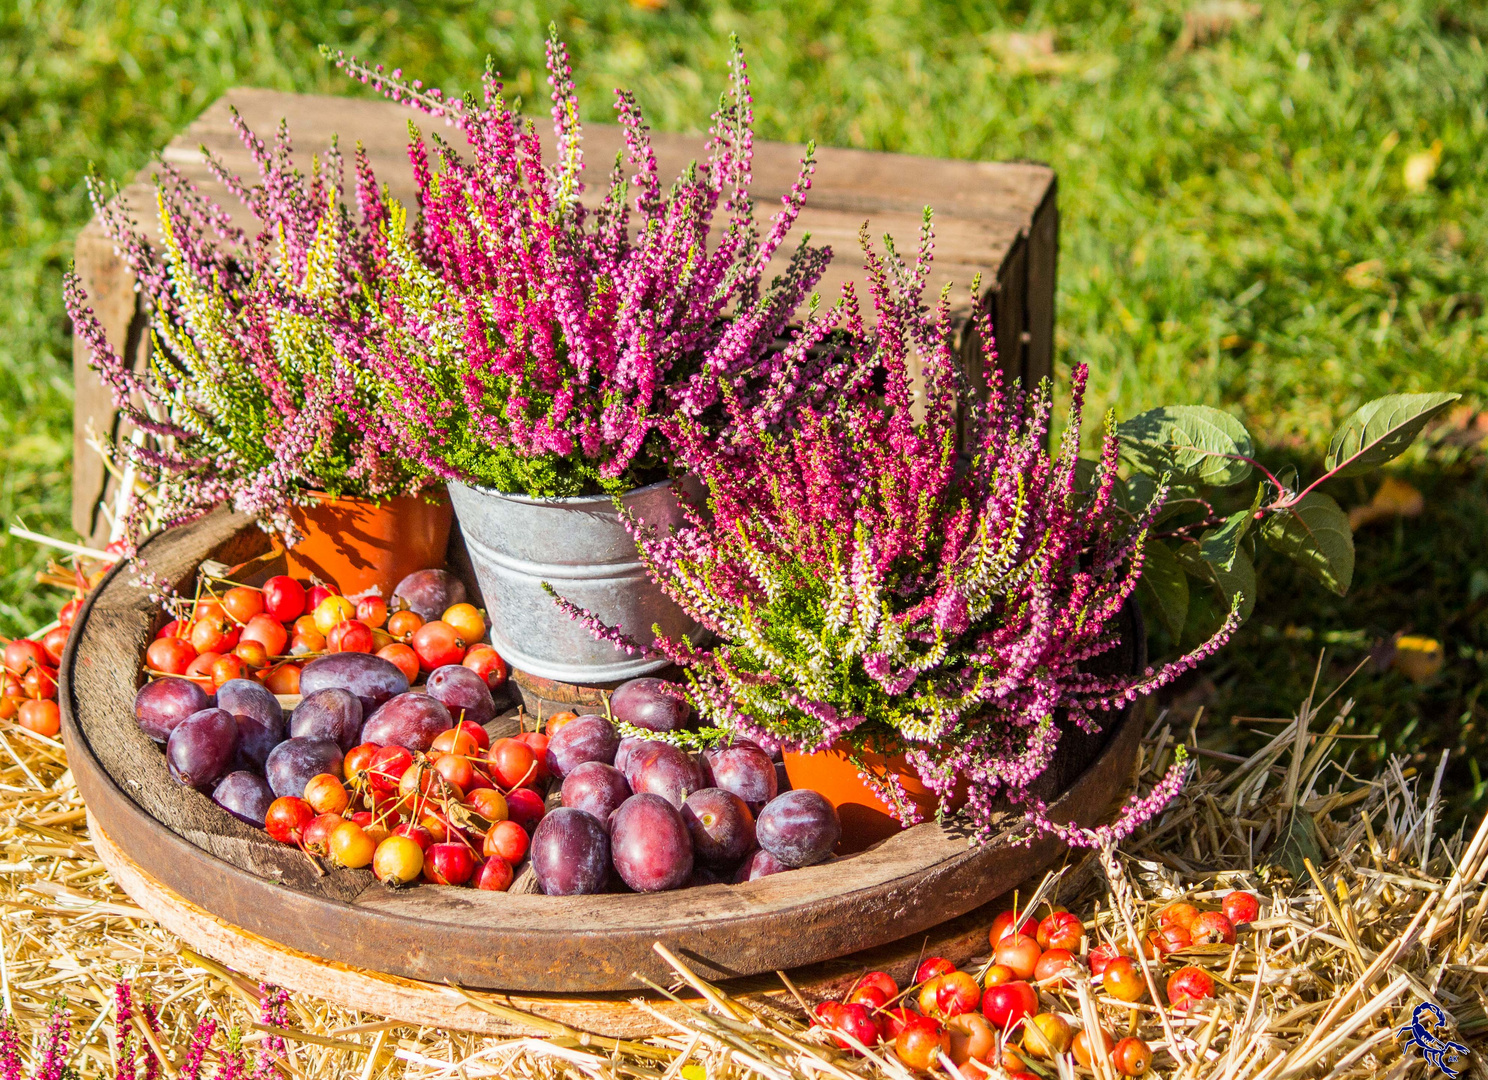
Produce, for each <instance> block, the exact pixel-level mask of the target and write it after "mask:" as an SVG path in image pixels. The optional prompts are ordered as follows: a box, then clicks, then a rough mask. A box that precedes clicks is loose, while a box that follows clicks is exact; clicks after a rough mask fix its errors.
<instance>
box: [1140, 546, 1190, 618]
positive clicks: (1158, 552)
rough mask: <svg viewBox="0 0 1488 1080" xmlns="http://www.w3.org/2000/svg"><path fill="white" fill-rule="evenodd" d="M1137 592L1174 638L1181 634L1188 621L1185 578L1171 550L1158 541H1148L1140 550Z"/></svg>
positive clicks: (1186, 577)
mask: <svg viewBox="0 0 1488 1080" xmlns="http://www.w3.org/2000/svg"><path fill="white" fill-rule="evenodd" d="M1137 591H1138V593H1139V594H1141V596H1142V599H1143V600H1144V601H1146V606H1147V607H1148V608H1149V609H1154V610H1156V611H1157V613H1158V614H1159V615H1160V616H1161V617H1162V621H1163V625H1164V626H1166V627H1167V628H1168V630H1169V631H1170V632H1171V633H1172V635H1173V636H1174V637H1177V636H1178V635H1180V634H1181V633H1183V624H1184V622H1185V621H1186V620H1187V619H1188V575H1187V574H1186V573H1184V570H1183V565H1182V564H1181V563H1180V562H1179V561H1178V557H1177V556H1176V555H1174V554H1173V549H1172V548H1171V547H1169V546H1168V545H1167V544H1165V543H1163V542H1162V541H1161V540H1154V539H1151V538H1149V539H1148V540H1147V543H1146V545H1145V546H1144V547H1143V548H1142V577H1141V580H1140V581H1139V582H1138V583H1137Z"/></svg>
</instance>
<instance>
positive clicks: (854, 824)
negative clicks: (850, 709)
mask: <svg viewBox="0 0 1488 1080" xmlns="http://www.w3.org/2000/svg"><path fill="white" fill-rule="evenodd" d="M857 756H858V758H859V760H861V761H862V762H863V763H864V764H865V765H867V766H868V769H869V771H870V772H872V773H873V774H874V775H877V776H897V777H898V778H899V783H900V785H901V786H902V787H903V788H904V792H905V794H907V795H908V796H909V799H910V802H912V803H914V805H915V806H917V807H918V808H919V810H920V813H921V814H922V815H924V816H925V817H926V818H929V817H932V816H933V815H934V813H935V804H936V796H935V793H934V792H933V791H931V790H930V789H929V788H927V787H926V786H925V785H924V784H922V783H921V782H920V778H919V776H918V775H916V773H915V771H914V769H913V768H911V767H910V764H909V762H908V761H907V760H905V757H904V755H903V754H893V755H888V756H885V755H883V754H872V753H863V754H859V755H857ZM785 774H786V776H788V777H790V782H791V787H793V788H810V789H812V790H813V791H817V792H820V793H821V794H822V795H823V796H825V797H826V800H827V801H828V802H829V803H831V804H832V805H833V806H834V807H836V808H837V816H838V817H839V818H841V819H842V839H841V840H840V841H839V842H838V844H837V852H838V854H840V855H848V854H851V853H852V852H855V851H862V850H863V849H864V848H868V847H871V846H872V845H874V844H876V843H878V842H879V841H880V840H887V839H888V838H889V837H891V836H893V835H894V834H895V833H896V832H898V831H899V830H900V829H902V828H904V826H903V825H901V824H900V823H899V819H898V818H896V817H894V816H893V814H891V813H890V812H889V807H888V804H887V803H885V802H883V800H881V799H880V798H879V797H878V796H877V795H876V794H874V791H873V789H872V788H871V787H869V786H868V784H867V782H866V781H865V780H864V779H863V778H862V777H861V776H859V775H858V767H857V765H855V764H854V763H853V761H852V759H851V758H850V757H849V756H848V750H847V749H846V748H845V747H843V746H842V745H841V744H833V745H832V746H831V747H829V748H827V749H825V750H818V751H817V752H816V753H814V754H792V753H787V754H786V755H785Z"/></svg>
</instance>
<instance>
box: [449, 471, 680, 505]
mask: <svg viewBox="0 0 1488 1080" xmlns="http://www.w3.org/2000/svg"><path fill="white" fill-rule="evenodd" d="M682 479H683V478H682V477H674V478H671V479H667V480H658V481H656V482H655V483H654V484H647V485H645V486H644V487H638V488H631V489H630V490H629V491H624V492H621V493H620V494H619V495H618V496H615V495H514V494H511V493H510V492H506V491H497V490H496V489H495V488H489V487H481V486H480V485H479V484H467V483H464V482H462V481H459V480H451V481H450V484H451V485H454V484H458V485H459V486H460V487H462V488H465V489H466V490H467V491H474V492H476V493H477V494H480V495H489V496H491V497H492V498H496V499H505V500H506V501H508V502H514V503H524V504H526V505H528V506H547V507H556V508H562V507H568V506H572V507H580V506H592V505H595V504H597V503H608V504H611V505H613V504H614V501H615V499H616V498H620V499H629V498H631V497H632V496H635V495H642V494H644V493H646V492H648V491H654V490H655V489H656V488H662V487H671V486H672V485H673V484H675V483H677V482H679V481H680V480H682Z"/></svg>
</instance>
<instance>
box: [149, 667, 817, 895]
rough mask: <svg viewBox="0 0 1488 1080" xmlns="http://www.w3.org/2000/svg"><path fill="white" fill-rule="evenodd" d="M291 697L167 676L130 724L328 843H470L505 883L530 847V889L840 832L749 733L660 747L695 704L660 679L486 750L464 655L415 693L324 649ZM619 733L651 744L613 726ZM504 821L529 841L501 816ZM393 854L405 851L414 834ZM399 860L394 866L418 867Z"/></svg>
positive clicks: (659, 878) (791, 861) (182, 778)
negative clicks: (502, 866)
mask: <svg viewBox="0 0 1488 1080" xmlns="http://www.w3.org/2000/svg"><path fill="white" fill-rule="evenodd" d="M300 690H301V692H302V694H303V697H302V699H301V701H300V702H299V704H298V705H297V706H296V707H295V708H294V709H293V711H292V712H290V713H289V714H288V715H287V716H286V713H285V710H284V709H283V708H282V707H281V705H280V703H279V700H278V698H276V696H275V695H274V694H273V693H272V692H270V691H269V690H268V689H267V688H266V687H264V686H263V685H262V684H260V683H258V682H255V681H253V680H248V679H233V680H230V681H228V682H226V683H224V684H223V685H222V686H220V687H219V688H218V689H217V692H216V694H215V695H209V694H208V693H207V692H206V691H205V690H204V689H203V688H202V687H201V686H200V685H198V684H197V683H196V682H193V681H191V680H189V679H184V678H161V679H156V680H154V681H153V682H150V683H147V684H146V685H145V686H144V687H142V688H141V689H140V691H139V694H138V696H137V697H136V701H135V718H136V721H137V722H138V724H139V726H140V728H141V729H142V730H143V731H144V732H145V733H146V734H147V735H149V736H150V737H151V738H152V739H155V740H156V741H157V742H161V743H163V744H164V749H165V756H166V762H167V766H168V768H169V770H170V774H171V775H172V776H173V777H174V778H175V779H176V780H177V781H179V782H180V783H182V784H185V785H187V786H190V787H194V788H197V789H198V790H201V791H202V792H203V793H207V794H210V796H211V797H212V798H213V800H214V801H216V802H217V804H218V805H219V806H221V807H222V808H223V809H225V810H227V811H228V812H229V813H232V814H233V815H234V816H236V817H238V818H240V819H241V820H243V821H245V822H248V823H250V824H253V825H258V826H260V827H267V828H268V830H269V832H270V834H271V835H273V836H274V837H275V838H276V839H281V840H285V841H287V842H293V843H299V844H301V846H305V847H307V850H312V851H313V852H314V853H316V854H321V853H322V852H321V851H320V850H317V849H316V848H315V847H314V846H313V845H312V844H309V843H307V842H306V841H307V840H308V839H315V838H318V836H319V833H322V832H327V831H328V829H330V828H332V827H334V826H335V825H337V824H339V823H338V822H337V821H335V820H333V818H334V817H341V818H344V819H346V820H348V821H351V822H354V823H355V824H356V825H357V826H358V828H359V829H361V830H362V832H363V834H365V835H366V836H367V837H368V838H369V841H370V843H371V845H372V846H371V849H369V850H380V849H381V847H382V844H383V841H384V840H385V839H386V838H388V837H392V838H394V839H395V841H396V838H398V837H402V838H404V839H405V840H408V839H411V840H413V841H414V842H415V843H416V844H417V845H418V846H419V848H420V849H421V850H422V851H423V852H424V853H425V854H428V853H429V852H430V851H431V850H432V848H431V846H430V845H431V844H432V845H433V847H439V848H451V847H453V848H455V849H458V848H459V847H460V846H463V847H465V848H467V849H468V855H469V859H468V862H469V864H470V866H471V874H472V876H474V875H475V873H476V871H478V870H479V869H480V868H481V867H482V865H483V860H484V861H490V860H491V859H492V858H493V857H495V856H496V855H497V854H498V852H499V853H500V857H502V858H505V859H508V860H509V861H510V862H511V863H512V864H514V865H513V866H512V867H511V871H508V872H503V874H502V875H499V876H498V880H505V881H506V882H508V883H509V882H510V881H511V880H512V878H511V872H515V873H518V874H519V873H520V870H521V867H520V866H519V865H515V864H517V863H518V862H519V860H520V859H521V858H522V854H521V852H522V851H524V850H525V854H526V857H527V858H529V859H530V861H531V866H532V869H533V873H534V876H535V878H536V883H537V886H538V888H539V889H541V890H542V891H543V892H545V893H549V894H552V895H574V894H583V893H596V892H603V891H607V890H611V891H613V890H622V891H623V890H625V889H630V890H634V891H636V892H655V891H660V890H666V889H677V888H681V887H683V886H687V885H697V884H711V883H719V882H742V881H748V880H752V879H754V878H758V877H764V876H766V875H769V874H774V873H778V872H780V871H782V870H789V869H793V868H796V867H801V866H809V865H811V864H813V863H817V862H821V861H822V860H824V859H826V858H827V857H828V856H829V855H830V854H831V853H832V850H833V848H834V847H835V846H836V844H837V841H838V840H839V839H840V837H841V824H840V822H839V820H838V817H837V813H836V811H835V809H834V808H833V807H832V805H831V804H830V803H829V802H828V801H827V800H826V799H825V798H823V797H822V796H821V795H819V794H818V793H817V792H815V791H809V790H795V791H786V792H784V793H781V792H780V787H781V786H782V781H781V775H780V770H778V769H777V765H776V762H775V761H774V760H773V759H772V757H771V755H770V754H768V753H766V752H765V751H764V750H763V749H762V748H760V747H759V746H758V745H756V744H754V743H752V742H748V741H745V740H737V739H736V740H733V741H732V742H730V743H728V744H725V745H722V746H717V747H714V748H711V749H708V750H706V751H704V752H702V753H690V752H688V751H686V750H683V749H681V748H680V747H678V746H676V745H673V743H671V742H667V741H664V737H665V736H667V735H668V734H669V733H672V732H678V731H682V730H683V729H684V728H685V727H686V725H687V723H688V720H689V716H690V709H689V707H688V705H687V703H686V702H685V701H684V700H682V699H681V698H680V697H679V696H678V695H677V692H676V688H675V687H674V686H672V685H671V684H669V683H666V682H664V681H663V680H660V679H636V680H633V681H631V682H629V683H626V684H624V685H623V686H621V687H620V688H619V689H617V690H616V691H615V692H614V694H613V695H612V698H611V702H610V707H611V711H612V716H613V721H614V722H612V720H611V719H609V718H606V717H605V716H598V715H590V716H577V715H574V714H572V713H563V714H559V715H557V716H554V717H552V718H551V719H550V720H549V723H548V726H547V729H546V733H545V734H544V733H539V732H526V733H524V734H522V735H520V736H518V737H516V738H514V739H512V738H505V739H497V740H495V742H489V740H488V739H487V738H486V733H485V729H484V725H485V724H487V723H489V722H490V721H491V720H492V719H493V718H494V716H495V714H496V706H495V701H494V699H493V696H492V694H491V690H490V687H489V686H488V684H487V682H486V680H485V679H483V678H482V676H481V675H480V674H478V673H477V672H475V671H472V670H470V669H469V668H466V667H463V666H460V665H448V666H445V667H440V668H437V669H435V670H434V671H433V672H432V673H430V675H429V677H428V681H427V683H426V685H425V686H423V687H421V688H419V689H417V690H415V689H411V688H410V686H409V681H408V679H407V677H406V676H405V675H404V673H403V672H402V671H401V670H399V668H398V667H397V666H395V665H394V664H392V663H391V662H389V661H388V660H385V659H383V658H381V657H378V656H374V655H369V654H366V653H340V654H333V655H329V656H324V657H321V658H320V659H317V660H313V661H311V662H310V663H309V664H307V665H306V666H305V668H304V670H303V673H302V674H301V678H300ZM626 725H628V726H629V729H630V730H633V731H641V732H645V733H646V735H652V734H654V735H656V736H657V737H656V738H649V737H638V736H635V735H630V736H626V735H623V734H622V729H623V728H624V727H625V726H626ZM457 728H458V730H457ZM333 778H334V779H335V780H337V781H341V782H342V784H344V790H345V794H344V795H335V790H336V789H337V788H341V787H342V784H335V785H331V784H329V783H328V781H329V780H331V779H333ZM315 781H320V783H319V784H317V783H315ZM321 789H329V790H330V791H331V793H332V795H334V796H335V800H336V801H334V802H333V803H332V805H331V806H330V807H322V806H321V805H320V803H319V799H318V797H317V793H318V792H319V791H320V790H321ZM544 792H546V798H544V797H543V795H544ZM497 795H499V796H500V798H499V799H497V798H495V796H497ZM307 800H308V801H307ZM302 804H303V805H302ZM456 807H461V808H464V809H465V810H467V811H473V812H466V813H459V812H454V811H455V808H456ZM505 820H510V821H511V822H513V823H515V824H516V825H519V826H520V827H521V834H522V835H521V836H520V837H517V836H516V835H515V833H514V831H513V830H511V828H510V826H507V827H505V830H504V831H502V830H497V829H496V828H495V826H496V825H497V824H499V823H500V822H501V821H505ZM286 822H288V823H287V824H286ZM316 822H320V826H319V827H317V825H316ZM317 828H318V829H319V831H318V832H317V831H316V830H317ZM498 832H499V834H500V838H499V840H498ZM343 833H348V834H349V833H350V830H343ZM529 837H530V847H529V846H528V844H527V843H526V841H527V840H528V838H529ZM513 844H515V848H514V847H513ZM361 847H365V845H361V844H359V845H358V848H359V849H360V848H361ZM394 848H399V845H398V843H396V842H395V843H394V844H393V845H392V846H391V847H390V848H389V851H392V850H393V849H394ZM399 850H403V851H405V854H406V855H407V856H409V857H411V856H412V851H411V849H409V845H407V844H406V843H404V844H402V846H401V848H399ZM330 854H331V855H332V856H335V854H336V852H335V850H334V848H333V849H332V850H331V851H330ZM443 856H444V857H443V858H442V859H441V868H439V869H437V870H436V869H433V868H428V869H425V871H424V875H423V876H424V878H425V879H426V880H434V881H439V882H441V883H455V884H460V883H464V882H463V881H456V880H454V879H455V878H464V877H465V874H464V872H463V865H464V862H465V861H466V860H464V859H463V858H461V857H460V852H459V851H458V850H452V851H445V852H444V853H443ZM407 861H408V860H407V859H404V860H402V863H403V864H404V865H401V866H400V868H399V870H398V871H397V872H395V873H392V874H390V875H389V877H390V878H393V879H396V880H397V881H399V882H401V883H407V881H409V880H411V879H412V878H416V877H417V876H418V875H419V873H420V870H419V869H418V868H415V869H414V870H413V873H412V876H410V875H409V874H408V873H407V870H408V867H407V865H406V863H407ZM414 861H421V860H414ZM445 864H450V865H456V866H459V867H461V868H462V869H460V870H459V871H457V872H449V871H448V870H446V869H444V868H443V867H444V865H445ZM343 865H351V864H350V863H347V862H343ZM372 865H373V869H374V871H378V869H379V866H378V864H377V863H376V862H374V863H373V864H372ZM379 876H383V875H382V874H381V873H379ZM387 879H388V878H385V880H387ZM467 880H469V879H468V878H467Z"/></svg>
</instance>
